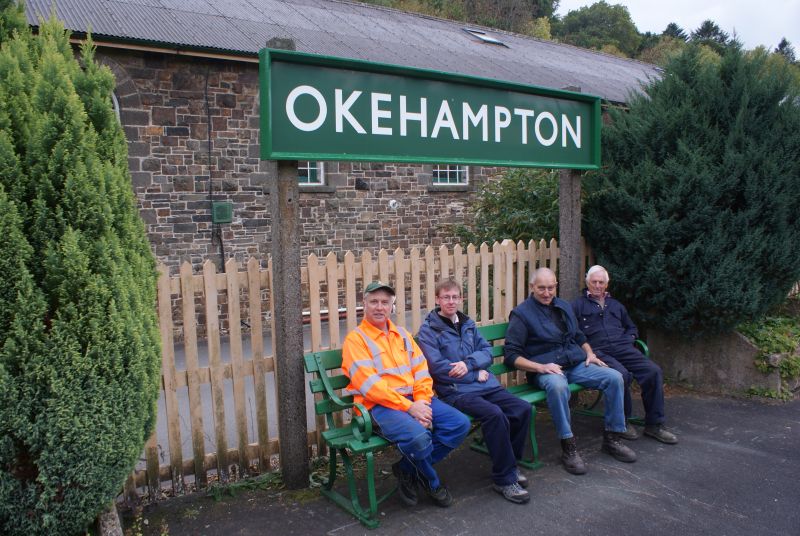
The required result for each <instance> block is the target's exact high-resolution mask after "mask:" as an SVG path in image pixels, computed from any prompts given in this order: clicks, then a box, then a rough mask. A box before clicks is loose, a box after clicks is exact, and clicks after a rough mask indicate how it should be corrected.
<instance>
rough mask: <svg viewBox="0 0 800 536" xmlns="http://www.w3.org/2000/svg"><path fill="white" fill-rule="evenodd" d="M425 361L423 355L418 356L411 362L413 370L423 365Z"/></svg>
mask: <svg viewBox="0 0 800 536" xmlns="http://www.w3.org/2000/svg"><path fill="white" fill-rule="evenodd" d="M423 361H425V356H424V355H422V354H420V355H418V356H417V357H415V358H413V359H412V360H411V368H414V367H416V366H417V365H419V364H421V363H422V362H423Z"/></svg>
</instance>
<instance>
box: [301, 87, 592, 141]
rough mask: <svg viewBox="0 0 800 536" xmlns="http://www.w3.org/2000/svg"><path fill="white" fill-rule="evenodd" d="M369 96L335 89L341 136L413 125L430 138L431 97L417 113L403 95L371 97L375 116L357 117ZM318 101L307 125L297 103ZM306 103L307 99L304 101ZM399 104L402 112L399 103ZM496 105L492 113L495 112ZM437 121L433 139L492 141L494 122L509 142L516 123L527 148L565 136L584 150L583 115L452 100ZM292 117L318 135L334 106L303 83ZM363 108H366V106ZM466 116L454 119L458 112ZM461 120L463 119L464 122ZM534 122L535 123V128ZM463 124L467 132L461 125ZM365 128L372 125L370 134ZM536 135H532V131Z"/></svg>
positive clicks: (403, 131)
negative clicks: (358, 105) (347, 130)
mask: <svg viewBox="0 0 800 536" xmlns="http://www.w3.org/2000/svg"><path fill="white" fill-rule="evenodd" d="M362 93H363V92H361V91H351V92H350V94H349V95H347V97H346V98H345V95H344V91H343V90H342V89H335V90H334V95H333V109H334V114H333V116H334V128H335V131H336V132H339V133H341V132H344V129H345V123H346V124H347V125H349V127H350V128H352V129H353V130H354V131H355V132H357V133H358V134H371V135H376V136H391V135H393V133H394V127H393V125H396V126H398V127H399V132H400V136H408V135H409V134H408V131H409V130H408V124H409V122H415V123H418V124H419V136H420V137H421V138H427V137H428V124H429V122H428V99H427V98H425V97H420V98H419V106H418V107H416V106H414V108H417V109H418V110H419V111H411V110H409V106H408V98H407V96H406V95H398V96H397V99H396V100H395V98H394V95H392V94H390V93H374V92H371V93H369V106H368V110H369V115H370V116H369V117H357V114H356V115H354V113H356V112H354V107H355V105H356V103H357V101H358V100H359V98H360V97H361V95H362ZM304 95H307V96H310V97H312V98H313V99H314V100H315V101H316V103H317V107H318V111H317V115H316V117H315V118H314V120H313V121H303V120H302V119H300V118H299V117H298V115H297V111H296V109H297V101H298V99H299V98H300V97H301V96H304ZM304 100H305V99H304ZM451 100H452V99H451ZM394 102H398V103H399V110H398V109H397V108H396V107H395V105H394V104H393V103H394ZM490 107H491V110H490ZM437 108H438V109H437V112H436V118H435V119H434V121H433V128H432V129H431V132H430V137H431V138H434V139H435V138H438V137H440V136H444V137H450V138H451V139H453V140H469V139H470V136H471V134H473V133H475V134H476V135H477V134H478V132H479V133H480V136H481V140H482V141H484V142H488V141H489V128H490V125H489V123H490V121H491V122H492V126H493V127H494V140H493V141H494V143H502V142H503V131H504V130H506V129H508V128H509V127H511V126H512V125H513V124H514V123H517V124H518V125H519V128H518V129H517V128H516V126H515V127H514V128H513V129H512V130H509V132H515V133H516V132H518V133H519V135H520V138H519V141H520V143H522V144H523V145H527V144H528V143H529V140H531V139H533V138H535V140H536V142H538V143H539V144H541V145H543V146H545V147H549V146H551V145H553V144H554V143H556V141H557V140H558V138H559V136H560V138H561V147H568V146H569V145H572V146H574V147H575V148H577V149H580V148H581V143H582V142H581V140H582V136H581V117H580V116H579V115H576V116H573V117H570V116H568V115H567V114H564V113H562V114H560V118H559V117H556V116H555V115H554V114H553V113H551V112H548V111H543V112H536V111H535V110H532V109H528V108H514V109H513V113H512V111H511V110H509V109H508V108H506V107H504V106H496V105H494V106H491V105H487V104H482V105H481V106H480V107H479V108H478V109H477V111H475V109H474V108H473V106H472V105H470V104H469V103H467V102H461V103H458V105H456V106H453V107H451V104H450V102H448V100H442V101H441V103H440V104H439V106H438V107H437ZM285 109H286V117H287V118H288V119H289V122H290V123H291V124H292V125H293V126H294V127H295V128H297V129H298V130H302V131H303V132H313V131H315V130H319V129H320V128H321V127H322V126H323V125H324V124H325V122H326V121H327V119H328V104H327V102H326V100H325V96H324V95H323V94H322V93H321V92H320V91H319V90H318V89H316V88H315V87H313V86H309V85H300V86H297V87H296V88H294V89H292V90H291V91H290V92H289V94H288V95H287V97H286V107H285ZM361 110H363V106H362V108H361ZM454 110H455V112H456V113H457V114H458V113H460V117H458V116H454V113H453V111H454ZM459 119H460V121H459ZM530 119H533V125H531V121H529V120H530ZM459 124H460V125H461V131H459V129H458V125H459ZM362 125H369V127H370V130H369V132H367V130H366V129H365V128H364V126H362ZM531 126H532V127H533V128H532V131H533V136H532V137H531V136H529V133H530V132H531Z"/></svg>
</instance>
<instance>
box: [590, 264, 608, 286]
mask: <svg viewBox="0 0 800 536" xmlns="http://www.w3.org/2000/svg"><path fill="white" fill-rule="evenodd" d="M597 272H603V273H604V274H606V283H608V281H609V279H610V277H609V276H608V270H606V269H605V268H603V267H602V266H600V265H599V264H595V265H594V266H592V267H591V268H589V269H588V270H587V271H586V282H587V283H588V282H589V277H591V275H592V274H595V273H597Z"/></svg>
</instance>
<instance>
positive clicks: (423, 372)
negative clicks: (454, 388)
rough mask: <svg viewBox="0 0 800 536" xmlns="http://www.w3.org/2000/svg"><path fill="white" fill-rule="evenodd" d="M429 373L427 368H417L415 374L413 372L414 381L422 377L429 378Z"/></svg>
mask: <svg viewBox="0 0 800 536" xmlns="http://www.w3.org/2000/svg"><path fill="white" fill-rule="evenodd" d="M430 377H431V375H430V374H428V371H427V370H418V371H417V372H416V374H414V381H415V382H417V381H419V380H421V379H423V378H430Z"/></svg>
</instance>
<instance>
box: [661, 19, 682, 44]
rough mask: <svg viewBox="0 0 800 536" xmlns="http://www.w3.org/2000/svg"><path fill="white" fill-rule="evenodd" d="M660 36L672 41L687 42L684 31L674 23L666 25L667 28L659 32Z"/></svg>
mask: <svg viewBox="0 0 800 536" xmlns="http://www.w3.org/2000/svg"><path fill="white" fill-rule="evenodd" d="M661 35H663V36H665V37H672V38H673V39H680V40H681V41H688V40H689V36H688V35H686V31H685V30H684V29H683V28H681V27H680V26H678V24H676V23H674V22H670V23H669V24H667V27H666V28H664V31H663V32H661Z"/></svg>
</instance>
